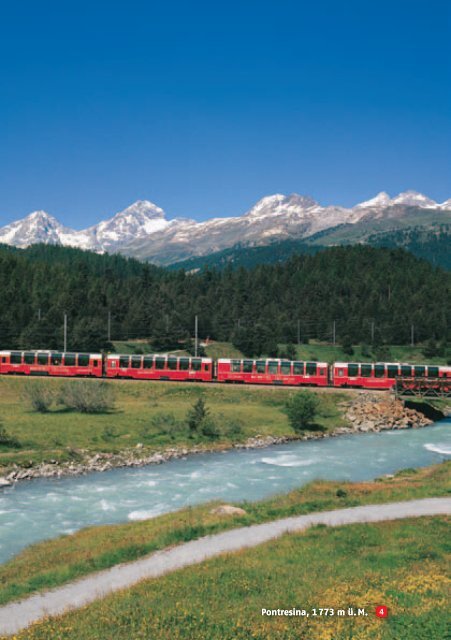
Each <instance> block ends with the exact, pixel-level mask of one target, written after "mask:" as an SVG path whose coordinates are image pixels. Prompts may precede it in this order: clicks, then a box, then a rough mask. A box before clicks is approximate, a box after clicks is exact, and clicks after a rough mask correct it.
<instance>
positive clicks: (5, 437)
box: [0, 422, 21, 449]
mask: <svg viewBox="0 0 451 640" xmlns="http://www.w3.org/2000/svg"><path fill="white" fill-rule="evenodd" d="M20 446H21V445H20V442H19V440H18V439H17V438H16V437H15V436H13V435H11V434H10V433H9V432H8V431H7V430H6V428H5V426H4V425H3V424H2V423H1V422H0V447H11V448H13V449H19V448H20Z"/></svg>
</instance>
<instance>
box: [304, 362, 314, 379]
mask: <svg viewBox="0 0 451 640" xmlns="http://www.w3.org/2000/svg"><path fill="white" fill-rule="evenodd" d="M306 373H307V375H308V376H316V362H307V366H306Z"/></svg>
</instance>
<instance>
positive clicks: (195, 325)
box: [194, 316, 199, 358]
mask: <svg viewBox="0 0 451 640" xmlns="http://www.w3.org/2000/svg"><path fill="white" fill-rule="evenodd" d="M198 324H199V323H198V318H197V316H194V356H195V357H196V358H197V340H198Z"/></svg>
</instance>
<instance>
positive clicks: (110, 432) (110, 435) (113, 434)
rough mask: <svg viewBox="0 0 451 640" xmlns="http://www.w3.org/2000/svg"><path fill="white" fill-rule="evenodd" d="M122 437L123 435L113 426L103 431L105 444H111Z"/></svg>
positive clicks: (108, 426)
mask: <svg viewBox="0 0 451 640" xmlns="http://www.w3.org/2000/svg"><path fill="white" fill-rule="evenodd" d="M120 435H121V434H120V433H118V431H117V429H116V427H114V426H113V425H107V426H106V427H105V428H104V430H103V431H102V440H104V442H110V441H111V440H114V439H115V438H119V436H120Z"/></svg>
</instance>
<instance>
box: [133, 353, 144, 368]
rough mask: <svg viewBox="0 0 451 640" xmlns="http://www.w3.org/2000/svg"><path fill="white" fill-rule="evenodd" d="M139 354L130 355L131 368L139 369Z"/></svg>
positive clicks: (140, 360)
mask: <svg viewBox="0 0 451 640" xmlns="http://www.w3.org/2000/svg"><path fill="white" fill-rule="evenodd" d="M141 362H142V358H141V356H132V369H141Z"/></svg>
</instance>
